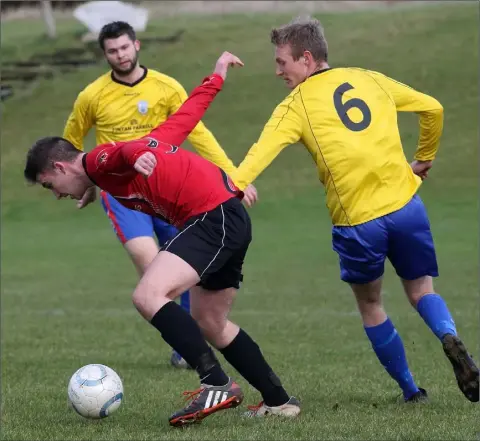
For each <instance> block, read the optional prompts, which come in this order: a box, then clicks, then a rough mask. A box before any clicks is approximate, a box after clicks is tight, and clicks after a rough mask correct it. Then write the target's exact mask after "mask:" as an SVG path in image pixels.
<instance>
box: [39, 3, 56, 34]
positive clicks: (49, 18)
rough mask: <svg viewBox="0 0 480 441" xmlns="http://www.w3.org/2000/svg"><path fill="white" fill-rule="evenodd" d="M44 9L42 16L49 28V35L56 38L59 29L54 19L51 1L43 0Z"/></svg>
mask: <svg viewBox="0 0 480 441" xmlns="http://www.w3.org/2000/svg"><path fill="white" fill-rule="evenodd" d="M40 5H41V7H42V15H43V19H44V20H45V24H46V26H47V34H48V36H49V37H50V38H55V37H56V36H57V28H56V26H55V18H53V12H52V4H51V2H50V1H47V0H43V1H42V2H40Z"/></svg>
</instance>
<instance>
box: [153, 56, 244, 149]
mask: <svg viewBox="0 0 480 441" xmlns="http://www.w3.org/2000/svg"><path fill="white" fill-rule="evenodd" d="M230 66H243V63H242V61H241V60H240V59H239V58H238V57H236V56H235V55H233V54H230V53H229V52H224V53H223V54H222V55H221V56H220V58H219V59H218V60H217V63H216V65H215V70H214V72H213V74H212V75H210V76H208V77H206V78H205V79H204V80H203V83H202V84H201V85H200V86H198V87H196V88H195V89H194V90H193V92H192V93H191V94H190V96H189V97H188V99H187V100H186V101H185V102H184V103H183V104H182V106H181V107H180V108H179V109H178V110H177V111H176V112H175V113H174V114H173V115H171V116H170V117H169V118H168V119H167V120H166V121H165V122H164V123H163V124H161V125H160V126H158V127H157V128H156V129H154V130H153V131H152V132H151V133H149V134H148V136H149V137H152V138H155V139H157V140H158V141H161V142H165V143H167V144H172V145H177V146H178V145H180V144H182V143H183V142H184V141H185V139H186V138H187V137H188V135H190V133H191V132H192V130H193V129H194V128H195V127H196V126H197V124H198V122H199V121H200V120H201V119H202V117H203V115H204V114H205V112H206V110H207V109H208V107H209V106H210V104H211V102H212V101H213V100H214V98H215V96H216V95H217V93H218V92H219V91H220V90H221V89H222V86H223V82H224V81H225V78H226V76H227V70H228V68H229V67H230Z"/></svg>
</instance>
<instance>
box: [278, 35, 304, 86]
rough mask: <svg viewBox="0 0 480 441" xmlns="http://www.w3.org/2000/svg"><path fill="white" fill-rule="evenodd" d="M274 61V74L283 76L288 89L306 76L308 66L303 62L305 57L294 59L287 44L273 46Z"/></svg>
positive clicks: (302, 80)
mask: <svg viewBox="0 0 480 441" xmlns="http://www.w3.org/2000/svg"><path fill="white" fill-rule="evenodd" d="M275 63H276V69H275V73H276V75H277V76H279V77H282V78H283V80H284V81H285V84H286V85H287V87H288V88H289V89H295V87H297V86H298V85H299V84H300V83H302V82H304V81H305V80H306V79H307V77H308V67H307V65H306V64H305V58H304V57H300V58H299V59H298V60H294V59H293V56H292V49H291V47H290V45H289V44H286V45H284V46H277V47H276V48H275Z"/></svg>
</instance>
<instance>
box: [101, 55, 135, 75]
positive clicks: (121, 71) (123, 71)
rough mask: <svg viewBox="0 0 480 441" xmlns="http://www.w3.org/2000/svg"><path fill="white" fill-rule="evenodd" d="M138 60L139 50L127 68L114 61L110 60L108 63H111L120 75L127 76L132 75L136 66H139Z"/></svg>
mask: <svg viewBox="0 0 480 441" xmlns="http://www.w3.org/2000/svg"><path fill="white" fill-rule="evenodd" d="M137 62H138V52H135V56H134V57H133V59H132V60H131V62H130V66H129V67H127V68H125V69H121V68H120V67H118V66H117V65H115V64H113V63H110V62H108V64H110V67H111V68H112V70H113V71H114V72H115V73H116V74H117V75H118V76H119V77H126V76H127V75H130V74H131V73H132V72H133V70H134V69H135V67H137Z"/></svg>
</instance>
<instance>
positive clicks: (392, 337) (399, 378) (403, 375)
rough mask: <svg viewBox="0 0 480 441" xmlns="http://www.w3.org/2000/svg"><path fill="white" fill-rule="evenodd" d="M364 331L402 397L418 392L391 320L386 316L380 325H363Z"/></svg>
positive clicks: (400, 341)
mask: <svg viewBox="0 0 480 441" xmlns="http://www.w3.org/2000/svg"><path fill="white" fill-rule="evenodd" d="M365 332H366V333H367V336H368V338H369V339H370V341H371V342H372V347H373V350H374V351H375V354H376V355H377V357H378V359H379V360H380V363H382V365H383V367H384V368H385V369H386V371H387V372H388V373H389V374H390V376H391V377H392V378H393V379H394V380H395V381H396V382H397V383H398V385H399V386H400V387H401V389H402V391H403V397H404V398H405V399H408V398H409V397H411V396H412V395H413V394H415V393H416V392H418V390H419V389H418V387H417V385H416V384H415V381H414V380H413V377H412V374H411V373H410V370H409V369H408V363H407V358H406V356H405V348H404V347H403V342H402V339H401V338H400V336H399V335H398V333H397V330H396V329H395V327H394V326H393V323H392V322H391V320H390V319H389V318H387V320H385V321H384V322H383V323H382V324H380V325H377V326H371V327H365Z"/></svg>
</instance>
